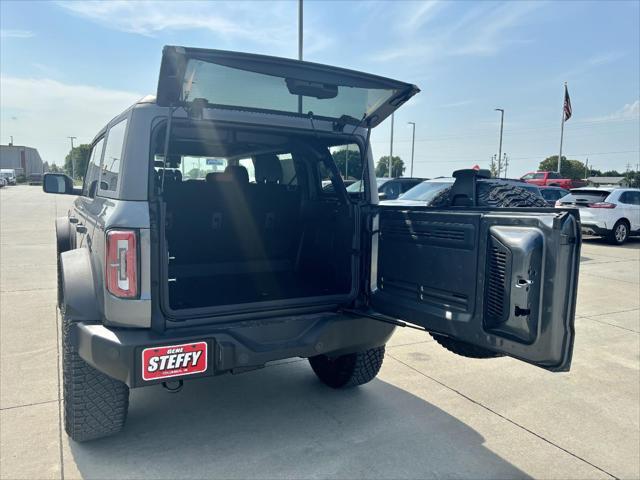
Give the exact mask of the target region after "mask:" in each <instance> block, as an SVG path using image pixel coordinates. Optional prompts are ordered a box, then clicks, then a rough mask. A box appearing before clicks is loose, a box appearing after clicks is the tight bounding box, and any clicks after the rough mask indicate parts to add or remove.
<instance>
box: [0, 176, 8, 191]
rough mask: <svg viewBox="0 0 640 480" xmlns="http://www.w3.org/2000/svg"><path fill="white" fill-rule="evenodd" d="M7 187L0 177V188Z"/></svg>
mask: <svg viewBox="0 0 640 480" xmlns="http://www.w3.org/2000/svg"><path fill="white" fill-rule="evenodd" d="M6 185H7V181H6V180H5V179H4V177H2V176H0V188H2V187H5V186H6Z"/></svg>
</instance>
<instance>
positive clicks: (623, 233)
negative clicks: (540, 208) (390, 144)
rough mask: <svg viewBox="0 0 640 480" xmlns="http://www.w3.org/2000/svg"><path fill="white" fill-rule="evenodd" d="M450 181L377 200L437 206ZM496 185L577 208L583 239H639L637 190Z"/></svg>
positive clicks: (423, 184)
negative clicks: (591, 236) (635, 237)
mask: <svg viewBox="0 0 640 480" xmlns="http://www.w3.org/2000/svg"><path fill="white" fill-rule="evenodd" d="M383 180H389V179H383ZM394 180H396V181H400V180H413V179H402V178H399V179H394ZM454 181H455V178H453V177H438V178H433V179H430V180H424V181H423V182H420V183H419V184H417V185H416V186H414V187H413V188H411V189H409V190H407V191H406V192H405V193H403V194H401V195H399V196H398V197H397V198H395V199H387V198H385V197H381V200H383V201H382V204H383V205H390V206H421V205H423V206H439V205H440V200H441V198H442V197H443V195H444V194H446V193H447V192H448V191H449V190H450V189H451V186H452V185H453V183H454ZM500 182H501V183H504V184H505V185H512V186H515V187H519V188H520V189H522V190H525V191H527V192H529V193H531V194H533V195H534V196H535V197H538V198H540V199H542V200H544V201H545V202H546V204H547V206H550V207H558V208H567V207H575V208H579V209H580V216H581V219H582V232H583V233H585V234H587V235H595V236H600V237H603V238H605V239H607V240H608V241H609V242H610V243H612V244H615V245H621V244H623V243H625V242H626V241H627V239H628V238H629V237H630V236H638V235H640V189H637V188H592V187H581V188H573V189H571V190H566V189H564V188H561V187H558V186H545V185H543V186H538V185H534V184H532V183H528V182H523V181H521V180H509V179H502V180H500ZM355 185H356V184H353V185H352V186H351V187H349V188H348V189H347V191H349V189H351V188H353V187H354V186H355ZM355 191H357V189H356V190H355ZM379 191H380V184H379ZM534 206H537V205H534Z"/></svg>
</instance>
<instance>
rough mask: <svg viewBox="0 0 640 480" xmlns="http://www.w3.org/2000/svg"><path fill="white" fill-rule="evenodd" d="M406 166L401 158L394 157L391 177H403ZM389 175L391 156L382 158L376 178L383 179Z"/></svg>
mask: <svg viewBox="0 0 640 480" xmlns="http://www.w3.org/2000/svg"><path fill="white" fill-rule="evenodd" d="M404 170H405V166H404V161H403V160H402V159H401V158H400V157H396V156H394V157H393V158H392V159H391V176H392V177H394V178H395V177H401V176H402V174H403V173H404ZM388 174H389V155H386V156H384V157H380V159H379V160H378V164H377V165H376V177H378V178H382V177H386V176H387V175H388Z"/></svg>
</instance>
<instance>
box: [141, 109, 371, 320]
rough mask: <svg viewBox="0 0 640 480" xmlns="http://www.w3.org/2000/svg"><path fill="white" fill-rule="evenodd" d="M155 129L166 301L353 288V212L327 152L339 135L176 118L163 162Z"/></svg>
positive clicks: (197, 303) (244, 299) (335, 294)
mask: <svg viewBox="0 0 640 480" xmlns="http://www.w3.org/2000/svg"><path fill="white" fill-rule="evenodd" d="M156 130H157V131H156V133H155V135H154V137H153V141H152V154H153V156H154V158H153V170H152V171H151V172H150V174H151V175H152V178H153V182H152V184H153V188H154V189H155V193H156V194H157V195H158V197H159V198H161V200H162V203H163V204H164V206H165V213H164V219H165V221H164V238H165V241H164V244H165V246H166V252H165V253H166V258H167V259H168V265H167V272H168V278H167V292H168V295H167V296H168V299H165V305H167V306H168V307H169V308H170V310H172V311H182V312H183V313H185V312H186V311H187V310H190V309H203V308H212V307H222V306H227V305H238V304H247V303H254V302H269V301H283V300H294V299H295V300H298V301H300V300H301V299H305V300H310V301H313V302H315V303H318V300H322V299H323V297H324V298H325V299H326V300H327V301H331V302H334V301H336V300H338V299H339V297H342V299H343V300H345V299H346V298H348V297H349V295H350V294H352V287H353V286H354V280H353V279H354V277H355V275H356V271H355V270H356V265H357V262H356V258H355V255H354V254H353V245H354V244H355V243H354V242H357V241H358V238H357V231H358V229H357V228H356V225H357V212H356V209H355V203H354V201H353V200H352V199H350V198H349V196H348V195H347V193H346V191H345V187H344V184H343V183H342V179H341V176H340V174H339V173H338V171H337V169H336V166H335V163H334V162H333V157H332V156H331V151H335V150H336V149H340V148H341V145H346V143H347V142H346V141H345V140H344V138H342V139H340V138H339V137H335V136H333V137H332V136H327V137H323V136H321V135H319V134H314V135H309V134H300V133H296V134H293V133H292V134H286V133H283V132H282V131H277V132H276V131H273V130H272V131H266V130H264V129H263V130H244V129H238V128H237V127H233V128H231V127H224V126H220V125H217V126H216V125H214V124H213V123H212V122H210V121H194V120H189V121H186V120H181V121H177V120H174V123H173V125H172V127H171V135H170V140H169V143H168V150H167V151H168V155H167V158H166V161H165V158H164V152H165V148H166V147H165V134H164V127H160V128H158V129H156ZM350 148H351V150H352V151H353V149H354V148H357V146H356V145H354V144H351V145H350ZM323 180H324V181H325V183H326V181H327V180H330V181H331V182H332V185H333V187H334V188H333V189H332V191H331V192H327V191H323V188H322V181H323ZM167 300H168V302H167Z"/></svg>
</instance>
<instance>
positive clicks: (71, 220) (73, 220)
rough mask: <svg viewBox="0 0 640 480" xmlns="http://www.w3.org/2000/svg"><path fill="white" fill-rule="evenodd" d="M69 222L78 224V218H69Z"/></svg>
mask: <svg viewBox="0 0 640 480" xmlns="http://www.w3.org/2000/svg"><path fill="white" fill-rule="evenodd" d="M69 222H71V223H78V219H77V218H76V217H69Z"/></svg>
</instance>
